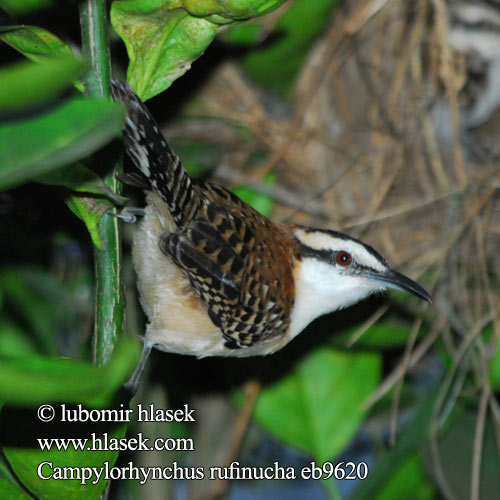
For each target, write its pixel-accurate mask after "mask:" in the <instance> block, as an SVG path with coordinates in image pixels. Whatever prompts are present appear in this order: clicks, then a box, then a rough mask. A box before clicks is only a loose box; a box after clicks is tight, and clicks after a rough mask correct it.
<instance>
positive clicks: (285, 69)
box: [231, 0, 339, 94]
mask: <svg viewBox="0 0 500 500" xmlns="http://www.w3.org/2000/svg"><path fill="white" fill-rule="evenodd" d="M338 3H339V0H297V1H296V2H295V3H294V4H293V5H292V6H291V7H290V9H289V10H287V11H286V13H285V14H284V15H283V17H282V18H281V19H280V20H279V21H278V23H277V24H276V27H275V30H274V34H275V35H276V36H275V37H274V39H273V38H271V39H270V40H269V42H266V43H264V44H262V46H261V47H260V48H257V49H255V50H252V51H251V52H250V54H249V55H248V56H247V57H245V58H244V59H243V62H242V65H243V68H244V69H245V70H246V71H247V72H248V73H249V74H250V76H251V77H252V78H254V79H255V80H256V81H257V82H259V83H260V84H262V85H264V86H265V87H267V88H271V89H274V90H275V91H276V92H278V93H281V94H286V93H288V92H289V91H290V90H291V88H292V86H293V84H294V82H295V78H296V76H297V73H298V70H299V69H300V67H301V66H302V64H303V62H304V60H305V58H306V56H307V54H308V53H309V51H310V50H311V47H312V45H313V42H314V41H315V39H316V38H317V37H318V36H319V34H320V33H321V32H322V31H323V30H324V28H325V27H326V26H327V24H328V23H329V22H330V15H331V11H332V9H333V8H334V7H335V6H336V5H337V4H338ZM233 29H245V30H248V28H247V27H245V28H243V27H241V28H240V27H237V28H233ZM239 36H240V35H238V34H234V33H233V34H232V35H231V37H232V38H238V37H239Z"/></svg>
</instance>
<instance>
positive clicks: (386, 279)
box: [363, 269, 432, 303]
mask: <svg viewBox="0 0 500 500" xmlns="http://www.w3.org/2000/svg"><path fill="white" fill-rule="evenodd" d="M363 275H364V276H366V277H367V278H371V279H372V280H374V281H378V282H380V284H381V285H382V286H385V287H387V288H393V289H394V290H400V291H402V292H408V293H411V294H412V295H415V296H416V297H418V298H419V299H423V300H426V301H427V302H429V303H432V297H431V296H430V294H429V293H428V292H427V291H426V290H424V289H423V288H422V287H421V286H420V285H419V284H418V283H415V281H413V280H411V279H410V278H408V277H407V276H405V275H404V274H401V273H398V272H397V271H394V270H393V269H389V270H388V271H385V272H380V273H379V272H377V271H367V272H364V273H363Z"/></svg>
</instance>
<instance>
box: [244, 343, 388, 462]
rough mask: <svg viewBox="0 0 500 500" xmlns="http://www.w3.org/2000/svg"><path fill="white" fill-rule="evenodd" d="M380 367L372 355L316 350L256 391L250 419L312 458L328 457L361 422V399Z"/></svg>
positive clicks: (376, 356) (368, 391) (366, 394)
mask: <svg viewBox="0 0 500 500" xmlns="http://www.w3.org/2000/svg"><path fill="white" fill-rule="evenodd" d="M380 369H381V360H380V356H379V355H378V354H375V353H351V352H350V353H345V352H340V351H335V350H333V349H329V348H321V349H318V350H316V351H314V352H313V353H312V354H310V355H309V356H308V357H307V358H306V359H304V360H303V362H302V363H301V364H300V365H299V366H297V368H296V369H295V370H294V371H293V372H292V373H290V374H289V375H287V376H286V377H284V378H283V379H282V380H280V381H279V382H277V383H275V384H273V385H271V386H268V387H265V388H264V389H263V390H262V391H261V394H260V396H259V399H258V401H257V404H256V407H255V413H254V415H255V419H256V420H257V422H258V423H259V424H260V425H261V426H262V427H264V428H265V429H266V430H267V431H269V432H270V433H271V434H273V435H274V436H276V437H277V438H278V439H280V440H282V441H283V442H285V443H288V444H290V445H292V446H294V447H296V448H298V449H300V450H302V451H304V452H306V453H308V454H309V455H311V456H312V457H314V458H315V460H317V461H318V462H324V461H326V460H332V459H333V458H335V457H336V456H337V455H338V454H339V453H340V452H341V451H342V450H343V449H344V447H345V446H346V445H347V444H348V443H349V441H350V440H351V438H352V437H353V435H354V434H355V433H356V431H357V430H358V428H359V426H360V424H361V423H362V420H363V418H364V415H365V412H364V411H363V409H362V403H363V401H364V400H365V399H366V398H367V397H368V396H369V394H370V393H371V392H372V391H373V390H374V389H375V387H376V386H377V384H378V382H379V379H380Z"/></svg>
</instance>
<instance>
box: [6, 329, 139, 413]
mask: <svg viewBox="0 0 500 500" xmlns="http://www.w3.org/2000/svg"><path fill="white" fill-rule="evenodd" d="M137 358H138V346H137V343H136V342H135V341H133V340H131V339H129V338H122V339H121V340H120V341H119V342H118V343H117V345H116V348H115V351H114V353H113V358H112V360H111V362H110V363H109V364H108V365H106V366H104V367H102V368H101V367H99V368H97V367H95V366H93V365H90V364H89V363H85V362H83V361H79V360H76V359H70V358H47V357H41V356H26V357H23V358H18V357H15V358H3V359H1V364H2V374H1V377H0V400H1V401H5V402H8V403H14V404H17V405H35V404H40V403H50V402H60V401H65V402H69V403H81V404H85V405H88V406H92V407H104V406H106V405H107V404H109V403H110V402H111V400H112V398H113V395H114V394H115V392H116V391H117V390H118V389H119V388H120V387H121V385H122V383H123V382H124V381H125V380H126V379H127V377H128V376H129V375H130V373H131V372H132V370H133V368H134V366H135V364H136V363H137Z"/></svg>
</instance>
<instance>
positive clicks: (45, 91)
mask: <svg viewBox="0 0 500 500" xmlns="http://www.w3.org/2000/svg"><path fill="white" fill-rule="evenodd" d="M80 66H81V65H80V63H79V62H78V61H77V60H76V59H75V58H74V57H73V56H70V57H63V58H57V59H47V60H46V61H45V62H43V63H34V62H30V61H23V62H21V63H16V64H14V65H12V66H8V67H6V68H2V69H1V70H0V110H1V111H5V110H15V109H19V108H25V107H28V106H33V105H35V104H38V103H40V102H43V101H46V100H47V99H49V98H51V97H53V96H55V95H57V94H59V93H60V92H61V91H62V90H64V89H65V88H66V87H68V86H69V85H70V84H71V81H72V80H74V79H76V78H77V76H78V73H79V72H80Z"/></svg>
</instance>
